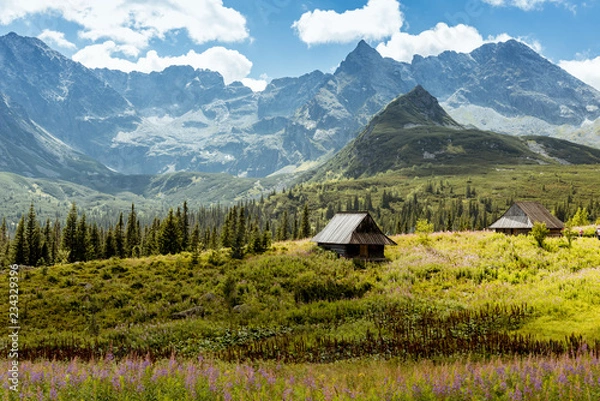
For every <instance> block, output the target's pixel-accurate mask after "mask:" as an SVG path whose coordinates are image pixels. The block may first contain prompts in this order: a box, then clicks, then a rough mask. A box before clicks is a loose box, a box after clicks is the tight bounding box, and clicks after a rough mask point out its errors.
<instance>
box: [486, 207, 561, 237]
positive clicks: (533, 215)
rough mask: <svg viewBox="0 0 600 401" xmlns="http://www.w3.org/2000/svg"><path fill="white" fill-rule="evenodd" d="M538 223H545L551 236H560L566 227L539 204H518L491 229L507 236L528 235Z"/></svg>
mask: <svg viewBox="0 0 600 401" xmlns="http://www.w3.org/2000/svg"><path fill="white" fill-rule="evenodd" d="M537 222H540V223H545V224H546V227H548V229H549V230H550V235H560V233H561V231H562V229H563V228H564V226H565V225H564V224H563V222H562V221H560V220H559V219H558V218H556V217H555V216H553V215H552V214H551V213H550V212H549V211H548V210H547V209H546V208H545V207H544V206H542V205H541V204H539V203H537V202H516V203H515V204H513V205H512V206H511V207H510V208H509V209H508V210H507V211H506V213H504V215H503V216H502V217H501V218H500V219H498V221H496V222H495V223H494V224H492V225H491V226H490V229H492V230H494V231H496V232H502V233H505V234H515V235H516V234H528V233H529V231H531V229H532V228H533V225H534V223H537Z"/></svg>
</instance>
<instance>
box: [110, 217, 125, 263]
mask: <svg viewBox="0 0 600 401" xmlns="http://www.w3.org/2000/svg"><path fill="white" fill-rule="evenodd" d="M124 228H125V223H124V222H123V212H121V213H119V222H118V223H117V225H116V226H115V230H114V233H113V235H114V237H115V253H116V255H115V256H117V257H119V258H125V257H126V256H127V255H126V253H125V236H124V233H123V231H124Z"/></svg>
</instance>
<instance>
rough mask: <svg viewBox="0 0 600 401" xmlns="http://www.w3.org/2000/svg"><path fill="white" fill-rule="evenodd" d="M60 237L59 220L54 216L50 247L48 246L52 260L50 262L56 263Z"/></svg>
mask: <svg viewBox="0 0 600 401" xmlns="http://www.w3.org/2000/svg"><path fill="white" fill-rule="evenodd" d="M61 237H62V230H61V227H60V221H59V220H58V218H56V220H55V221H54V224H53V225H52V242H51V247H50V259H51V260H52V263H53V264H54V263H58V262H59V260H58V259H59V252H60V240H61Z"/></svg>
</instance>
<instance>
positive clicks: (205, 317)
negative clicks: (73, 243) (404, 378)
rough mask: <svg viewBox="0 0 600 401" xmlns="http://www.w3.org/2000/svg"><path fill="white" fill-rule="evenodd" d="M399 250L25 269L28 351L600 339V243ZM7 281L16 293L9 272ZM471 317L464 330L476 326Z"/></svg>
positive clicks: (413, 243) (402, 243)
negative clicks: (507, 337) (439, 331)
mask: <svg viewBox="0 0 600 401" xmlns="http://www.w3.org/2000/svg"><path fill="white" fill-rule="evenodd" d="M394 239H395V241H396V242H397V243H398V246H394V247H388V249H387V250H386V252H387V257H388V258H389V260H390V261H389V263H384V264H368V263H367V264H362V263H354V262H353V261H351V260H342V259H338V258H337V257H336V256H335V255H333V254H331V253H328V252H323V251H321V250H320V249H318V248H317V247H316V246H315V245H314V244H312V243H310V242H308V241H298V242H282V243H276V245H275V246H274V248H273V249H272V250H270V251H269V252H267V253H266V254H265V255H260V256H252V257H247V258H246V259H244V260H233V259H230V258H229V256H228V253H227V252H226V251H225V250H224V251H222V252H215V251H211V252H207V253H204V254H201V255H200V257H199V258H198V260H193V258H192V255H191V254H187V253H183V254H179V255H169V256H157V257H152V258H146V259H143V258H142V259H125V260H120V259H110V260H107V261H95V262H87V263H77V264H71V265H57V266H52V267H44V268H26V267H23V268H22V269H21V271H20V287H19V291H20V305H21V309H22V311H21V322H22V326H23V330H22V338H23V345H24V346H25V348H27V347H30V348H31V349H38V350H44V349H49V350H51V349H54V348H52V347H51V346H52V345H53V344H54V345H55V346H56V347H57V348H60V345H64V346H67V345H73V346H76V347H77V348H81V347H84V348H85V347H91V346H93V347H94V349H95V350H96V351H98V350H104V352H106V351H107V349H108V346H109V344H112V345H113V347H114V348H115V350H113V352H115V353H119V354H123V355H125V354H127V353H128V352H134V351H137V352H140V353H144V352H146V351H148V350H153V351H154V352H157V353H158V354H160V355H169V354H170V353H171V352H173V351H174V352H176V353H177V354H181V355H185V356H192V355H196V354H197V353H198V352H203V351H210V352H223V351H224V350H227V349H230V348H231V349H234V348H232V347H236V346H249V345H252V344H257V343H259V342H261V341H264V340H266V339H274V338H284V337H285V338H286V339H287V340H286V341H291V343H292V344H294V343H296V342H301V343H302V344H305V346H308V347H313V346H316V345H315V344H318V343H319V341H321V340H323V339H338V340H345V341H354V342H358V343H359V344H360V343H361V342H363V341H367V337H368V335H369V333H382V335H384V336H393V333H394V330H396V329H397V327H396V326H394V324H395V323H394V322H393V321H384V322H383V323H382V322H381V319H380V318H381V316H382V315H391V316H395V317H396V318H397V319H399V320H402V319H406V317H405V315H410V316H413V317H412V318H411V319H413V321H414V324H415V327H416V326H418V325H419V324H421V323H420V322H422V321H423V319H427V318H431V319H434V320H435V322H438V323H436V324H439V325H442V326H443V325H446V324H451V322H450V321H449V320H448V319H449V318H450V317H451V316H453V315H452V314H456V313H467V314H468V313H472V314H473V316H475V315H477V314H478V313H482V312H485V313H490V314H494V313H495V314H497V315H499V316H498V317H497V319H496V320H494V321H492V322H491V323H490V322H485V321H482V322H480V324H481V325H482V327H483V326H485V327H486V328H485V330H491V328H490V327H493V329H494V330H495V331H497V332H501V331H507V332H510V333H518V334H522V335H535V337H536V338H539V339H544V340H557V341H560V340H563V339H564V338H565V336H569V335H571V334H575V335H576V336H582V337H583V339H585V340H588V341H592V342H593V341H596V340H600V269H598V266H600V241H598V240H596V239H594V238H580V239H576V240H575V241H573V243H572V245H571V247H569V246H568V244H567V242H566V240H565V239H562V238H551V239H547V240H546V243H545V247H544V248H540V247H538V246H537V244H536V243H535V241H534V240H533V239H531V238H528V237H523V236H520V237H507V236H504V235H501V234H493V233H489V232H461V233H439V234H432V235H430V236H428V237H426V238H424V237H423V236H418V235H402V236H396V237H394ZM0 282H1V283H2V284H1V285H2V286H3V287H5V288H6V286H7V274H6V270H4V273H3V274H2V275H1V276H0ZM491 307H497V308H499V309H498V311H493V310H491V309H490V308H491ZM511 308H517V309H518V310H519V312H514V313H513V312H511ZM403 316H404V317H403ZM473 316H470V317H469V316H467V315H465V316H462V317H460V319H463V318H464V319H467V320H473V321H476V318H475V317H473ZM503 319H504V320H503ZM511 319H512V321H511ZM390 320H393V319H390ZM449 322H450V323H449ZM444 327H445V326H444ZM4 330H6V329H4ZM2 334H3V336H2V338H5V336H4V334H5V333H2ZM423 335H425V334H423ZM461 335H467V334H464V333H463V334H461ZM290 346H291V345H290ZM44 347H46V348H44ZM48 347H50V348H48ZM63 348H65V347H63ZM66 348H68V347H66ZM317 348H318V347H317ZM236 350H237V351H239V349H236ZM374 353H376V352H374ZM223 355H224V354H223ZM48 356H50V357H52V355H48Z"/></svg>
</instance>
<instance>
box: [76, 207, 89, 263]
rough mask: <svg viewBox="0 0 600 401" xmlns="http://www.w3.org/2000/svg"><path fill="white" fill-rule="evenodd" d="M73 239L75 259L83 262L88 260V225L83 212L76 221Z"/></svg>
mask: <svg viewBox="0 0 600 401" xmlns="http://www.w3.org/2000/svg"><path fill="white" fill-rule="evenodd" d="M76 238H77V239H76V241H75V248H74V252H75V260H76V261H80V262H85V261H87V260H88V247H89V246H90V242H89V236H88V227H87V221H86V217H85V213H83V214H82V215H81V218H80V219H79V222H78V223H77V236H76Z"/></svg>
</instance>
